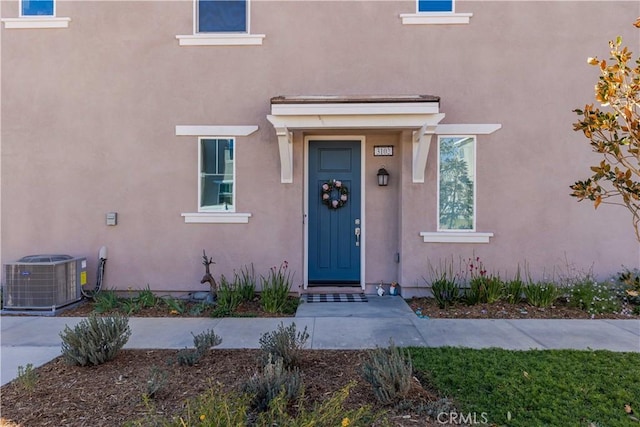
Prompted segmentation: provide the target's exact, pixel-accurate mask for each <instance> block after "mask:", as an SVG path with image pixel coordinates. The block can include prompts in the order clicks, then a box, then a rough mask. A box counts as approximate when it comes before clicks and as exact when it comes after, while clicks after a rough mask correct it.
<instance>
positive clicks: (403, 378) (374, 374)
mask: <svg viewBox="0 0 640 427" xmlns="http://www.w3.org/2000/svg"><path fill="white" fill-rule="evenodd" d="M367 356H368V360H367V361H365V362H364V364H363V366H362V374H363V377H364V379H365V380H366V381H367V382H368V383H369V384H371V386H372V387H373V393H374V394H375V396H376V398H377V399H378V401H379V402H380V403H382V404H383V405H389V404H392V403H395V402H397V401H398V400H399V399H402V398H404V397H406V396H407V394H408V392H409V390H410V388H411V382H412V381H413V365H412V363H411V356H410V355H409V353H405V352H404V351H403V350H402V349H401V348H398V347H396V346H395V345H394V343H393V341H391V342H390V344H389V347H388V348H379V347H378V348H376V349H374V350H369V351H368V352H367Z"/></svg>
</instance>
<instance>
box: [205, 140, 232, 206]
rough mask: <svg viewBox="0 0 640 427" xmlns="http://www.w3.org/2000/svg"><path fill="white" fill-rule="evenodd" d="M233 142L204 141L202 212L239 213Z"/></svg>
mask: <svg viewBox="0 0 640 427" xmlns="http://www.w3.org/2000/svg"><path fill="white" fill-rule="evenodd" d="M233 146H234V139H233V138H200V147H199V157H200V180H199V190H198V193H199V198H200V203H199V211H200V212H208V211H223V212H234V211H235V186H234V183H235V167H234V150H233Z"/></svg>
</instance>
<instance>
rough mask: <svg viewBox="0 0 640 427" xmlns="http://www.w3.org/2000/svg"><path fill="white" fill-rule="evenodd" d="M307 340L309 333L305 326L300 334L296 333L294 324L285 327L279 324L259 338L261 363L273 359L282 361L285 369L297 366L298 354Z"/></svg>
mask: <svg viewBox="0 0 640 427" xmlns="http://www.w3.org/2000/svg"><path fill="white" fill-rule="evenodd" d="M308 339H309V333H308V332H307V327H306V326H305V327H304V330H303V331H302V332H297V331H296V324H295V323H291V325H289V326H287V327H285V326H284V324H283V323H282V322H280V324H279V325H278V329H277V330H275V331H272V332H267V333H265V334H264V335H262V337H260V349H261V350H262V353H261V359H262V363H263V364H265V363H267V362H268V361H269V360H271V359H272V358H273V359H280V360H282V363H283V365H284V367H285V368H287V369H289V368H293V367H295V366H297V365H298V362H299V359H300V353H301V351H302V349H303V348H304V346H305V344H306V342H307V340H308Z"/></svg>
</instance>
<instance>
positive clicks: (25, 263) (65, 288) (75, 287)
mask: <svg viewBox="0 0 640 427" xmlns="http://www.w3.org/2000/svg"><path fill="white" fill-rule="evenodd" d="M4 268H5V278H6V282H5V289H4V297H3V308H4V309H6V310H52V311H55V310H56V309H58V308H60V307H63V306H65V305H68V304H72V303H74V302H77V301H80V300H81V299H82V286H83V285H85V284H86V283H87V259H86V258H73V257H71V256H70V255H29V256H26V257H24V258H21V259H20V260H18V261H17V262H14V263H9V264H5V266H4Z"/></svg>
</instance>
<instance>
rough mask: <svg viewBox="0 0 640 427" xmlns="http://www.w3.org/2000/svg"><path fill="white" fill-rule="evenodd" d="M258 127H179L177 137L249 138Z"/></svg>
mask: <svg viewBox="0 0 640 427" xmlns="http://www.w3.org/2000/svg"><path fill="white" fill-rule="evenodd" d="M257 130H258V126H253V125H248V126H199V125H178V126H176V136H249V135H251V134H252V133H254V132H255V131H257Z"/></svg>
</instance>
